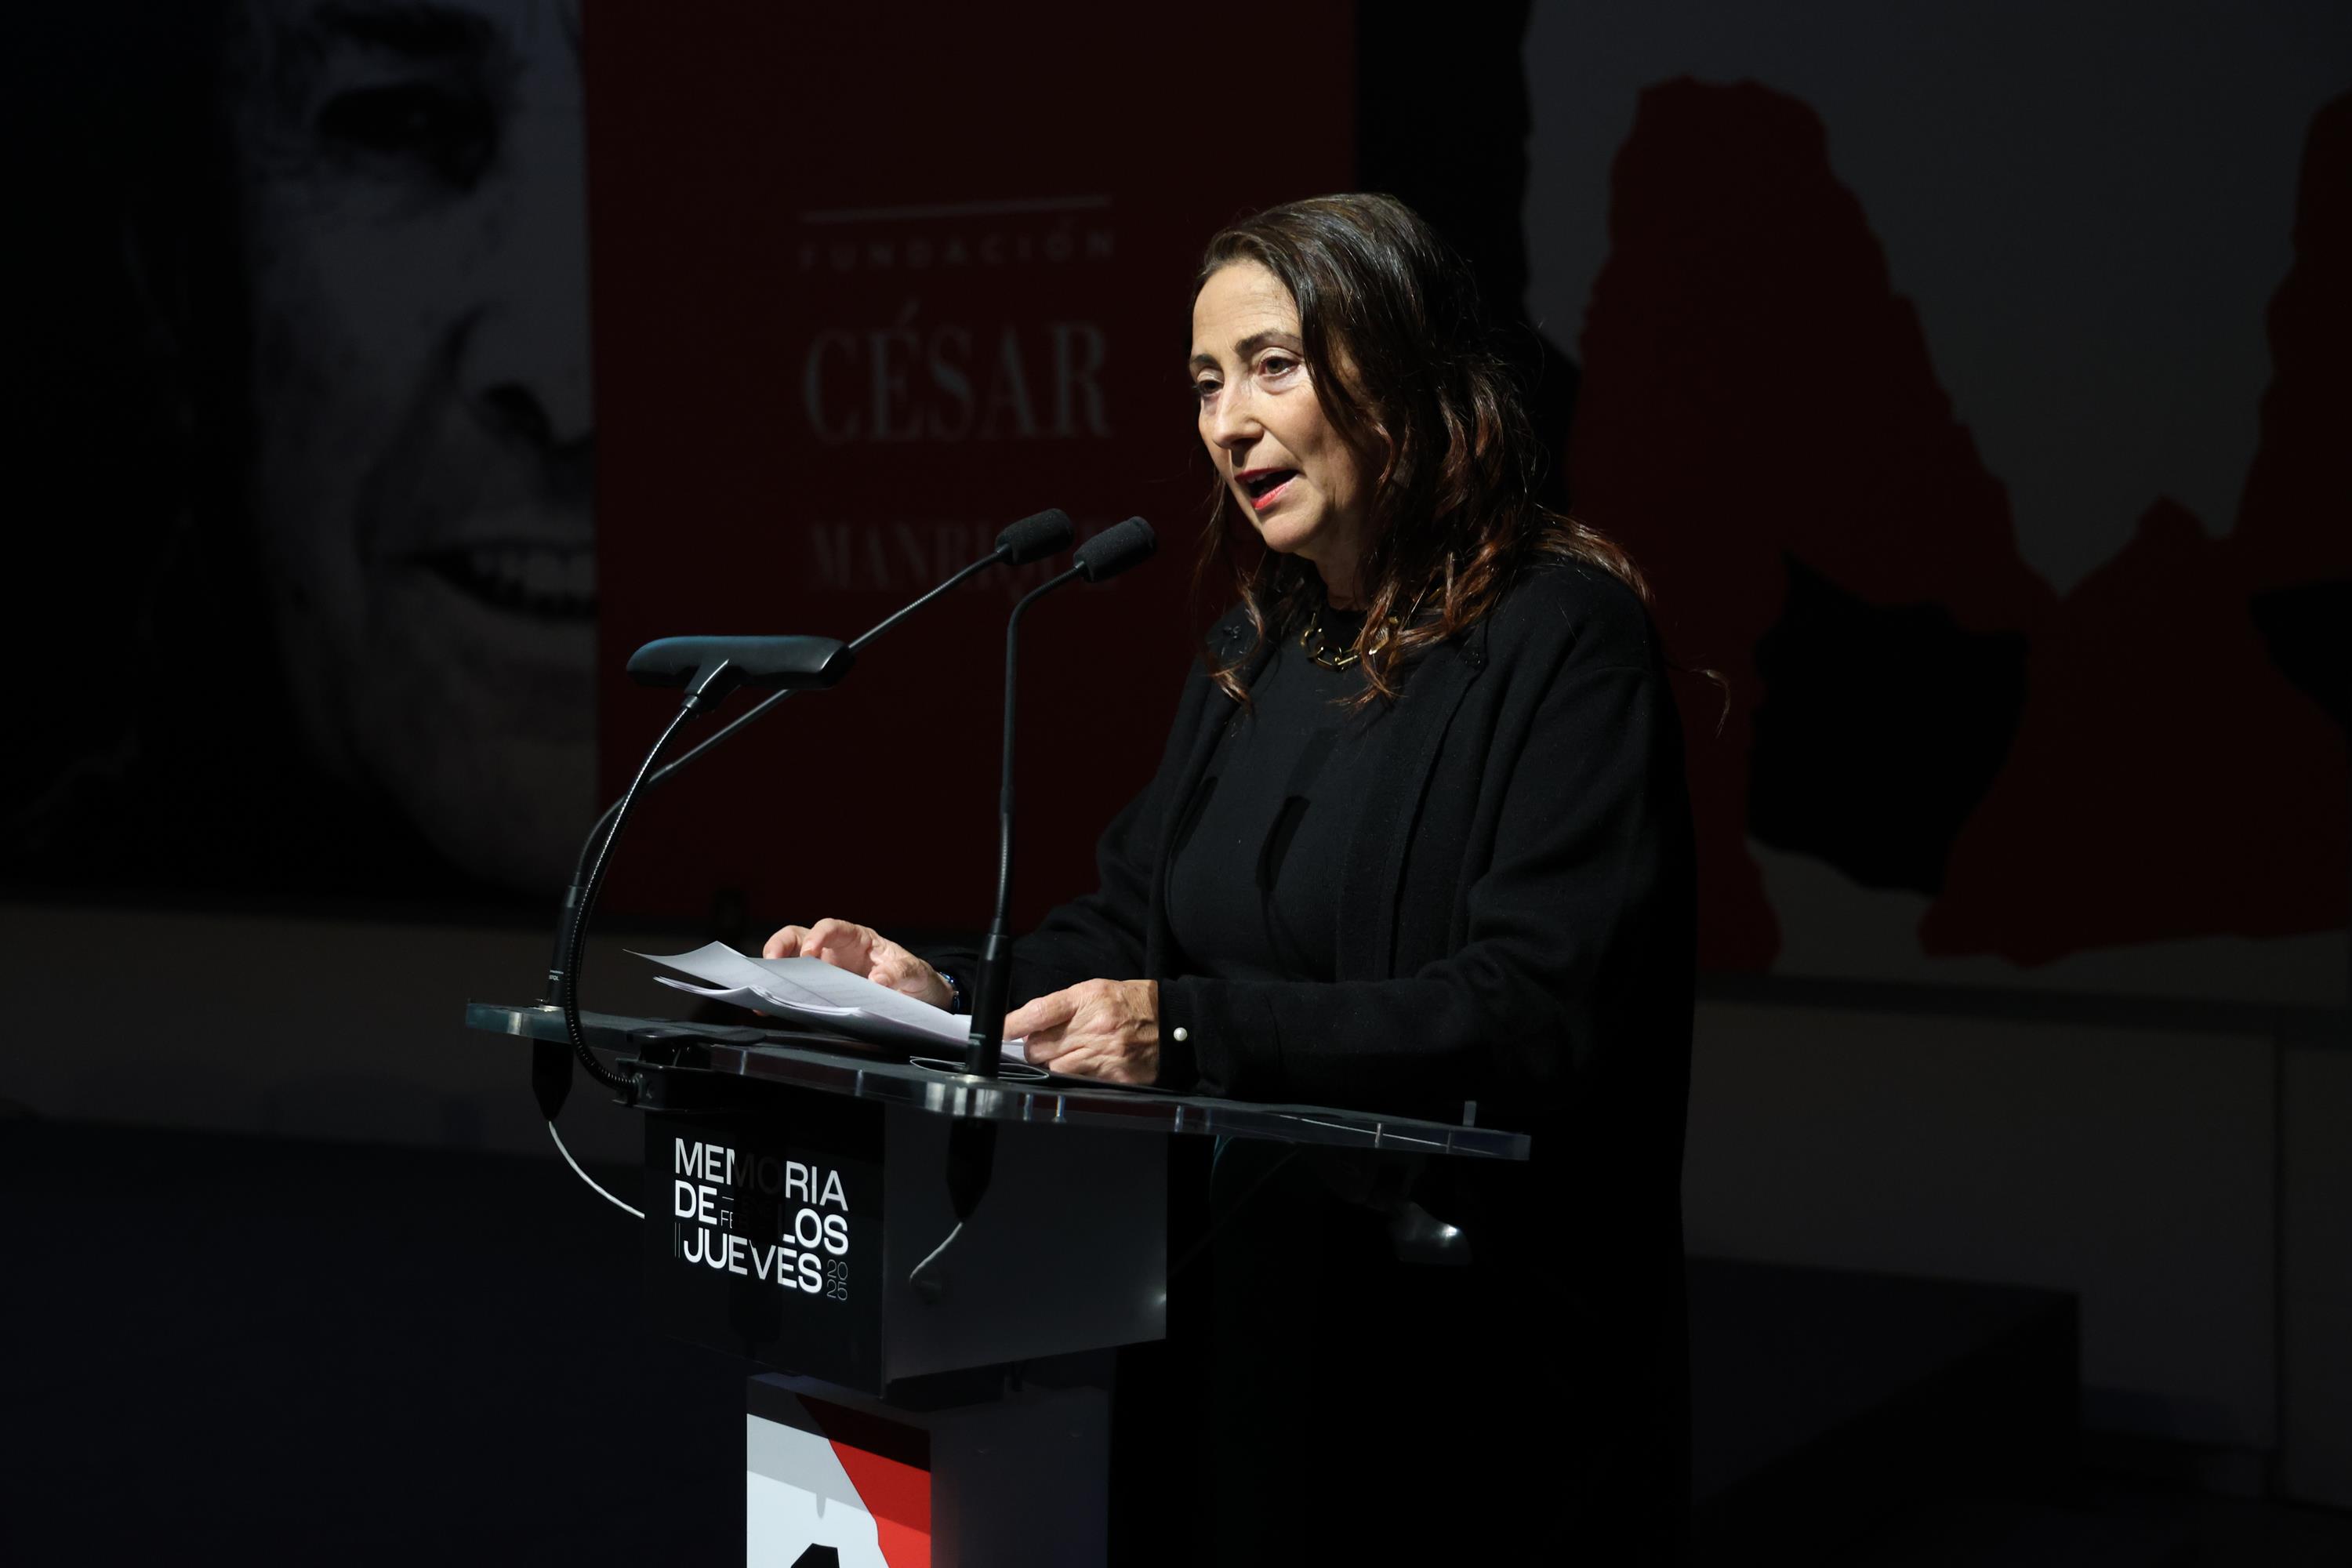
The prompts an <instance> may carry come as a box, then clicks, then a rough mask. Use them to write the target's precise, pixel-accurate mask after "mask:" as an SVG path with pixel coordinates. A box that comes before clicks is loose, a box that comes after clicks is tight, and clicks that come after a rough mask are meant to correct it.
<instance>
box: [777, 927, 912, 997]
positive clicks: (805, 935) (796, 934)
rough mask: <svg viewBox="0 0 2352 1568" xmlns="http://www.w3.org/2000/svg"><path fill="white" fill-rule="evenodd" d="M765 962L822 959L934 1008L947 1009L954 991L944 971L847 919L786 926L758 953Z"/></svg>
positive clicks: (872, 929) (871, 929) (875, 932)
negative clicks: (781, 959) (769, 960)
mask: <svg viewBox="0 0 2352 1568" xmlns="http://www.w3.org/2000/svg"><path fill="white" fill-rule="evenodd" d="M760 952H761V956H762V957H766V958H821V959H823V960H824V962H825V963H830V964H832V965H833V966H834V967H835V969H846V970H847V971H849V972H850V973H852V974H863V975H864V976H866V979H868V980H871V981H872V982H874V984H877V985H887V986H888V987H889V988H890V989H891V990H893V991H902V992H904V993H906V994H908V995H909V996H912V997H914V998H915V999H916V1000H917V1001H919V1002H929V1004H930V1005H932V1006H934V1007H941V1008H944V1007H948V1006H950V1005H953V1003H954V1001H955V993H954V992H953V991H952V990H950V988H949V986H948V983H947V982H946V981H945V980H944V979H942V978H940V972H939V971H938V970H936V969H933V968H932V967H931V966H930V965H929V964H928V963H924V962H923V961H922V960H921V959H919V958H917V957H916V956H915V955H914V954H913V953H911V952H908V951H907V950H906V949H905V948H903V947H900V946H899V945H898V943H897V942H892V941H891V940H890V939H889V938H888V937H887V936H884V935H883V934H882V933H881V932H880V931H876V930H875V929H874V928H873V927H872V926H862V925H853V924H852V923H850V922H849V921H835V920H824V921H817V922H816V924H814V925H813V926H786V927H785V928H784V929H783V930H782V931H778V932H777V933H776V934H775V935H773V936H772V937H770V938H769V939H768V942H767V945H766V946H765V947H762V948H761V950H760Z"/></svg>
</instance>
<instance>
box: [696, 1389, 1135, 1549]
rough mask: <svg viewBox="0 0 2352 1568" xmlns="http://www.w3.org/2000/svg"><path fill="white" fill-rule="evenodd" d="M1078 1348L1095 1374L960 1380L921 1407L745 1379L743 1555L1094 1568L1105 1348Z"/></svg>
mask: <svg viewBox="0 0 2352 1568" xmlns="http://www.w3.org/2000/svg"><path fill="white" fill-rule="evenodd" d="M1073 1359H1076V1360H1079V1361H1080V1362H1081V1363H1082V1364H1083V1365H1085V1366H1087V1367H1090V1368H1094V1369H1095V1370H1096V1372H1097V1377H1098V1381H1097V1382H1084V1381H1073V1382H1069V1383H1066V1384H1059V1385H1048V1384H1045V1383H1042V1382H1040V1381H1038V1379H1037V1378H1035V1377H1034V1376H1033V1377H1031V1378H1029V1379H1027V1380H1025V1381H1024V1382H1021V1383H1019V1384H1014V1383H1013V1382H1012V1381H1011V1380H1009V1379H1006V1378H1004V1377H1003V1376H1001V1375H1000V1376H992V1377H990V1378H986V1379H973V1378H971V1377H957V1378H951V1379H942V1380H939V1381H940V1384H941V1389H942V1392H941V1394H940V1395H939V1396H938V1397H936V1398H935V1399H934V1400H931V1401H928V1402H927V1401H926V1400H924V1399H923V1398H922V1397H920V1395H919V1394H918V1395H915V1396H912V1397H901V1398H899V1399H897V1400H895V1401H893V1402H891V1403H887V1404H886V1403H885V1402H883V1401H881V1400H877V1399H872V1398H869V1397H867V1396H866V1395H864V1394H856V1393H853V1392H851V1391H849V1390H846V1389H842V1388H837V1387H835V1386H833V1385H832V1384H825V1383H821V1382H818V1381H817V1380H815V1379H814V1378H802V1377H791V1376H785V1375H782V1374H780V1373H779V1374H770V1375H765V1376H761V1377H755V1378H753V1379H751V1383H750V1384H749V1385H748V1387H747V1388H746V1390H745V1395H744V1423H743V1425H744V1455H743V1472H744V1473H743V1507H744V1559H743V1560H744V1562H745V1563H746V1564H748V1565H750V1568H794V1565H796V1564H802V1563H839V1564H840V1565H841V1568H956V1565H959V1564H964V1565H971V1564H980V1563H1024V1564H1026V1563H1035V1564H1041V1565H1045V1564H1051V1565H1054V1568H1062V1565H1065V1564H1066V1565H1069V1568H1080V1565H1084V1568H1095V1565H1097V1564H1099V1563H1103V1562H1104V1561H1105V1560H1106V1556H1107V1553H1108V1533H1109V1523H1110V1392H1109V1389H1108V1386H1107V1384H1108V1374H1109V1358H1108V1356H1101V1357H1091V1358H1073ZM925 1381H927V1382H928V1381H930V1380H925ZM894 1392H898V1391H894Z"/></svg>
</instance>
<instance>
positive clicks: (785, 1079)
mask: <svg viewBox="0 0 2352 1568" xmlns="http://www.w3.org/2000/svg"><path fill="white" fill-rule="evenodd" d="M580 1021H581V1025H582V1027H583V1032H585V1034H586V1035H587V1037H588V1043H589V1045H591V1046H592V1047H596V1048H599V1049H603V1050H607V1051H613V1052H617V1053H620V1054H621V1055H624V1056H635V1055H636V1054H637V1047H638V1038H637V1037H638V1032H639V1031H642V1030H653V1029H674V1030H679V1031H686V1030H691V1032H692V1033H693V1035H694V1036H695V1037H698V1040H699V1041H701V1042H702V1044H703V1045H704V1047H705V1048H706V1049H707V1051H708V1056H709V1059H708V1061H707V1062H705V1061H699V1060H698V1062H697V1066H698V1067H699V1068H705V1069H706V1070H708V1071H710V1072H713V1073H717V1074H719V1075H722V1076H731V1077H738V1078H745V1079H756V1080H759V1081H761V1082H765V1083H772V1084H781V1085H790V1086H793V1087H797V1088H801V1089H820V1090H823V1091H824V1092H826V1093H829V1094H842V1095H848V1096H850V1097H852V1098H854V1099H858V1100H878V1101H881V1102H883V1103H885V1104H888V1105H903V1106H909V1107H912V1108H914V1109H916V1110H928V1111H931V1112H933V1113H935V1114H937V1115H940V1116H962V1117H975V1118H979V1119H982V1120H985V1121H1042V1122H1049V1123H1059V1124H1063V1125H1066V1126H1074V1127H1128V1128H1133V1129H1134V1130H1135V1131H1139V1132H1159V1133H1167V1132H1202V1133H1211V1134H1214V1135H1218V1136H1223V1137H1228V1138H1263V1139H1269V1140H1273V1141H1275V1142H1284V1143H1313V1144H1319V1145H1323V1146H1325V1147H1329V1148H1339V1149H1377V1150H1385V1151H1391V1152H1397V1153H1412V1154H1452V1155H1457V1156H1462V1157H1466V1158H1471V1159H1486V1160H1524V1159H1526V1158H1527V1157H1528V1136H1527V1134H1526V1133H1523V1132H1508V1131H1504V1130H1502V1129H1501V1128H1496V1127H1469V1126H1460V1125H1455V1124H1453V1123H1449V1122H1444V1121H1420V1120H1417V1119H1415V1118H1412V1117H1404V1116H1381V1115H1375V1114H1373V1113H1370V1112H1368V1111H1361V1110H1331V1109H1328V1108H1327V1107H1323V1106H1317V1105H1260V1104H1256V1103H1255V1102H1252V1101H1249V1100H1220V1099H1217V1098H1215V1097H1214V1096H1212V1095H1195V1094H1171V1093H1169V1092H1167V1091H1165V1090H1162V1089H1125V1088H1120V1087H1118V1086H1115V1085H1109V1084H1102V1083H1096V1082H1093V1081H1090V1080H1088V1079H1078V1078H1058V1077H1056V1078H1046V1079H1011V1078H1006V1079H973V1078H968V1077H966V1076H964V1075H962V1074H960V1073H946V1072H941V1071H939V1070H937V1069H936V1068H926V1067H918V1066H915V1065H914V1064H913V1063H911V1062H909V1061H908V1060H907V1059H906V1058H905V1056H904V1055H903V1054H899V1053H894V1052H893V1051H892V1050H890V1049H889V1048H887V1047H874V1046H863V1045H859V1044H857V1043H856V1042H855V1041H851V1040H841V1039H835V1038H833V1037H829V1036H824V1035H810V1034H801V1033H794V1032H791V1031H787V1030H781V1029H758V1028H751V1027H743V1026H726V1025H704V1024H694V1025H673V1024H668V1023H667V1022H666V1021H664V1020H660V1019H652V1018H626V1017H621V1016H616V1015H614V1014H611V1013H583V1014H582V1015H581V1017H580ZM466 1025H467V1027H468V1028H474V1029H481V1030H485V1031H487V1032H488V1033H490V1034H495V1035H520V1036H521V1037H524V1038H525V1039H531V1040H554V1041H564V1040H566V1039H567V1038H568V1037H567V1036H566V1035H565V1033H564V1029H563V1015H562V1011H561V1010H559V1009H557V1008H554V1007H550V1006H546V1005H536V1006H530V1007H507V1006H499V1005H496V1004H493V1003H488V1002H469V1003H467V1005H466Z"/></svg>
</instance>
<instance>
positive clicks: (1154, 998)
mask: <svg viewBox="0 0 2352 1568" xmlns="http://www.w3.org/2000/svg"><path fill="white" fill-rule="evenodd" d="M1023 1036H1026V1037H1028V1044H1027V1045H1026V1047H1024V1049H1025V1051H1026V1053H1027V1055H1028V1058H1029V1060H1030V1062H1031V1063H1032V1064H1033V1065H1034V1066H1037V1067H1042V1068H1052V1069H1053V1070H1054V1071H1055V1072H1059V1073H1068V1074H1070V1075H1072V1076H1073V1077H1076V1078H1098V1079H1103V1080H1104V1081H1106V1082H1108V1083H1150V1081H1151V1080H1152V1079H1154V1078H1156V1077H1157V1076H1159V1072H1160V982H1158V981H1157V980H1087V981H1083V982H1081V983H1080V984H1076V985H1073V986H1071V987H1070V988H1069V989H1068V990H1066V991H1055V992H1053V993H1052V994H1048V995H1045V996H1040V997H1038V998H1037V999H1036V1000H1035V1001H1034V1002H1032V1003H1029V1004H1028V1005H1025V1006H1022V1007H1017V1008H1015V1009H1013V1011H1012V1012H1011V1013H1009V1014H1007V1015H1005V1018H1004V1037H1005V1038H1006V1039H1008V1040H1017V1039H1020V1038H1021V1037H1023Z"/></svg>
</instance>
